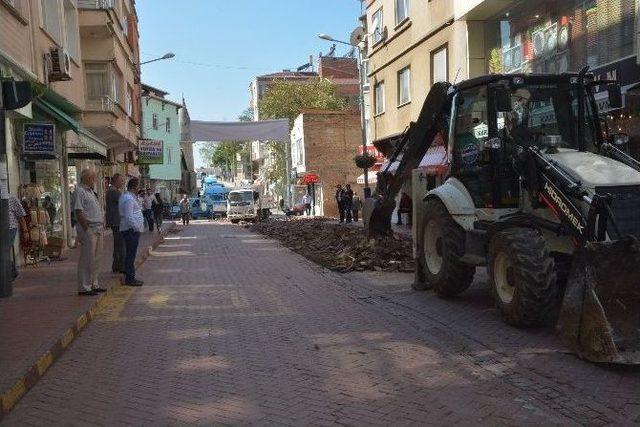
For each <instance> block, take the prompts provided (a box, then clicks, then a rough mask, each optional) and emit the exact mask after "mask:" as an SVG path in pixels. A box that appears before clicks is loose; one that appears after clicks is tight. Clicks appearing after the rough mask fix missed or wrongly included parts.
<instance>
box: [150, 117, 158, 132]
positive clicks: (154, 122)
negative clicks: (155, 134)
mask: <svg viewBox="0 0 640 427" xmlns="http://www.w3.org/2000/svg"><path fill="white" fill-rule="evenodd" d="M151 123H152V124H151V126H152V127H153V128H154V129H155V130H158V115H157V114H156V113H153V116H151Z"/></svg>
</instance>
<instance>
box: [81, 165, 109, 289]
mask: <svg viewBox="0 0 640 427" xmlns="http://www.w3.org/2000/svg"><path fill="white" fill-rule="evenodd" d="M96 180H97V175H96V173H95V171H92V170H90V169H84V170H83V171H82V172H81V173H80V185H79V186H78V187H77V188H76V204H75V206H74V210H75V212H76V221H77V222H78V223H77V225H76V230H77V232H78V243H80V258H79V259H78V295H96V294H97V293H99V292H105V291H106V289H105V288H101V287H99V286H98V273H99V270H100V255H101V253H102V237H103V232H104V212H103V211H102V207H101V206H100V201H99V200H98V195H97V194H96V193H95V185H96Z"/></svg>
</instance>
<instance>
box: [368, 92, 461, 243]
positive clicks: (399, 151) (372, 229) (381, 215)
mask: <svg viewBox="0 0 640 427" xmlns="http://www.w3.org/2000/svg"><path fill="white" fill-rule="evenodd" d="M450 87H451V85H450V84H449V83H447V82H439V83H435V84H434V85H433V86H432V87H431V90H430V91H429V94H428V95H427V98H426V99H425V101H424V104H423V105H422V110H421V111H420V115H419V116H418V120H417V121H415V122H412V123H411V124H410V125H409V129H408V130H407V131H406V132H405V134H404V135H403V137H402V139H401V141H400V143H399V144H398V146H397V147H396V149H395V150H394V152H393V154H392V156H391V157H390V158H389V159H388V160H389V161H388V165H389V166H390V165H392V164H393V163H394V162H396V161H399V164H398V168H397V169H396V171H395V173H394V174H393V175H392V174H390V173H389V166H387V168H386V169H385V170H381V171H380V172H378V183H377V185H376V191H375V193H374V195H373V197H372V198H370V199H367V200H366V201H365V210H364V214H365V216H367V214H368V218H366V219H365V225H366V226H367V231H368V234H369V237H383V236H388V235H390V234H391V216H392V215H393V210H394V209H395V205H396V196H397V195H398V193H399V192H400V189H401V188H402V185H403V184H404V183H405V182H406V181H407V179H409V178H410V177H411V171H412V170H413V169H415V168H416V167H418V165H419V164H420V161H421V160H422V158H423V157H424V155H425V154H426V152H427V150H428V149H429V147H430V146H431V143H432V142H433V139H434V138H435V136H436V134H437V133H438V132H439V131H441V130H442V129H443V128H445V127H446V123H445V118H446V115H447V113H448V112H449V103H450V100H449V95H448V91H449V88H450Z"/></svg>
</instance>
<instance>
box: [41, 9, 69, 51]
mask: <svg viewBox="0 0 640 427" xmlns="http://www.w3.org/2000/svg"><path fill="white" fill-rule="evenodd" d="M61 15H62V13H61V10H60V7H59V4H58V2H57V1H51V0H40V26H41V27H42V29H44V30H45V31H46V32H47V34H49V36H51V38H53V40H55V41H56V43H58V44H60V45H62V41H63V40H62V29H61V21H62V16H61Z"/></svg>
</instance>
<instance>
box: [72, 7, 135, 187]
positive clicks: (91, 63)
mask: <svg viewBox="0 0 640 427" xmlns="http://www.w3.org/2000/svg"><path fill="white" fill-rule="evenodd" d="M78 8H79V27H80V45H81V54H82V63H83V64H82V65H83V69H84V76H85V81H86V92H85V110H84V114H83V123H84V125H85V126H86V127H87V128H89V129H90V130H91V131H92V132H93V133H94V134H95V135H97V136H98V137H99V138H100V139H102V140H103V141H105V142H106V144H107V145H108V147H109V161H110V162H111V164H112V167H111V170H110V172H116V171H117V172H120V173H125V174H128V175H134V176H137V175H139V170H138V169H137V167H136V166H134V153H135V150H136V149H137V144H138V138H139V137H140V133H141V130H140V120H141V111H140V109H141V107H140V106H141V104H140V95H141V93H140V92H141V89H140V51H139V34H138V17H137V14H136V7H135V1H134V0H78Z"/></svg>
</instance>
